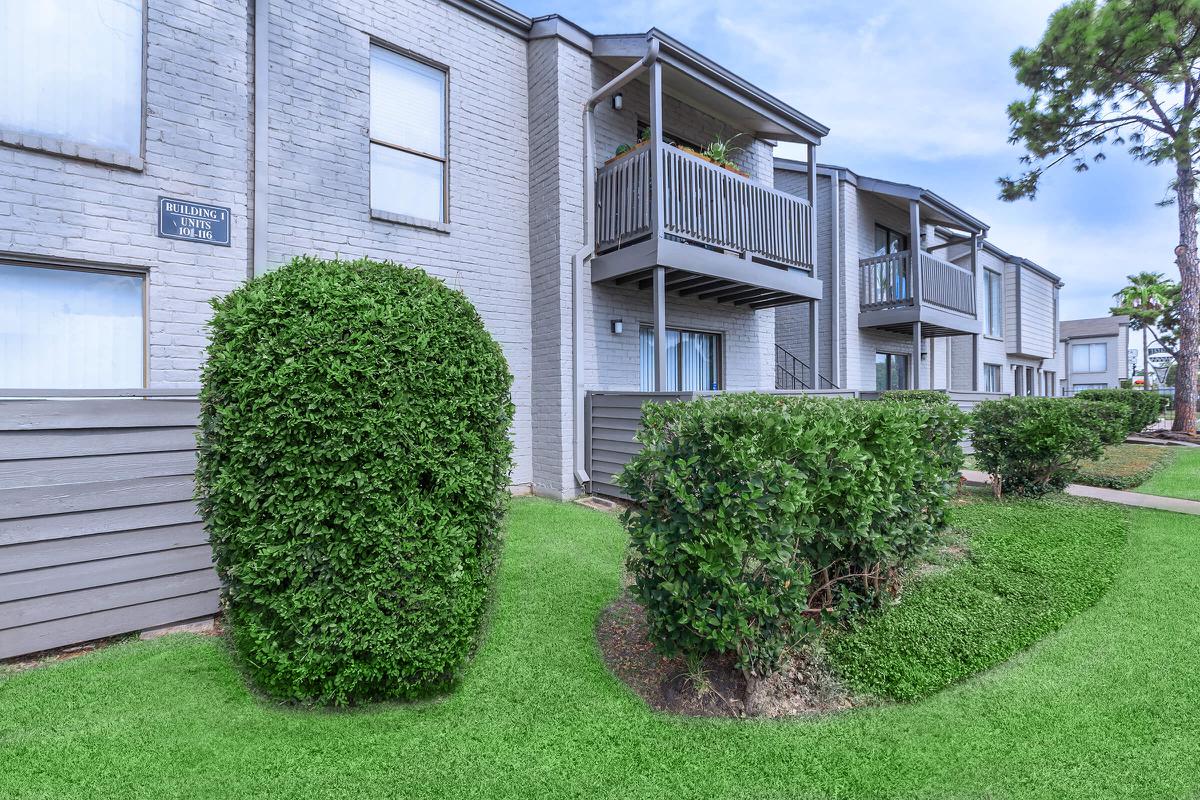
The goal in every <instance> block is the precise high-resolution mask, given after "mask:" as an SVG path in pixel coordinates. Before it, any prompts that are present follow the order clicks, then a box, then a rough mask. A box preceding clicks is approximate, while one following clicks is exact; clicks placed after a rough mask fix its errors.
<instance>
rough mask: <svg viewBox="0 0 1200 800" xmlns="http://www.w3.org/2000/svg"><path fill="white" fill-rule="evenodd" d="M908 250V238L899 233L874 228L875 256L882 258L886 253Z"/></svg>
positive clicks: (878, 226)
mask: <svg viewBox="0 0 1200 800" xmlns="http://www.w3.org/2000/svg"><path fill="white" fill-rule="evenodd" d="M907 249H908V237H907V236H905V235H904V234H903V233H900V232H899V231H894V230H892V229H891V228H885V227H884V226H883V225H876V226H875V255H877V256H884V255H887V254H888V253H899V252H900V251H901V250H907Z"/></svg>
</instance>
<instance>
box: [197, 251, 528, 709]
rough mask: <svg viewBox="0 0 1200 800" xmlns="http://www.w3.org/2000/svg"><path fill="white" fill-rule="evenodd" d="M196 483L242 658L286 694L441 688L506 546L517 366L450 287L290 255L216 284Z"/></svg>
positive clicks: (324, 699)
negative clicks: (231, 284)
mask: <svg viewBox="0 0 1200 800" xmlns="http://www.w3.org/2000/svg"><path fill="white" fill-rule="evenodd" d="M213 306H214V308H215V309H216V314H215V316H214V317H213V320H212V324H211V334H212V335H211V344H210V346H209V351H208V361H207V363H206V365H205V367H204V373H203V384H204V386H203V390H202V392H201V432H200V444H199V448H200V450H199V452H200V463H199V469H198V471H197V479H198V480H197V492H198V497H199V500H200V508H201V511H202V513H203V516H204V519H205V523H206V525H207V528H208V531H209V534H210V536H211V540H212V545H213V551H214V554H215V557H216V564H217V570H218V572H219V573H220V575H221V578H222V580H223V582H224V584H225V596H226V601H227V610H228V612H227V618H228V620H229V622H230V625H231V628H232V633H233V640H234V643H235V644H236V647H237V649H238V651H239V653H240V654H241V656H242V660H243V661H244V663H245V664H246V667H247V669H248V670H249V671H250V673H251V674H252V676H253V678H254V679H255V680H256V681H257V683H258V684H259V685H260V686H261V687H262V688H263V689H264V690H265V691H267V692H268V693H269V694H271V695H274V696H276V697H279V698H283V699H289V700H297V701H313V702H320V703H334V704H347V703H357V702H362V701H368V700H375V699H386V698H405V697H413V696H416V695H419V694H424V693H427V692H430V691H433V690H435V689H438V688H441V687H443V686H444V685H446V684H447V683H448V682H450V681H451V680H452V679H453V677H454V675H455V673H456V671H457V670H458V669H459V668H460V667H461V665H462V663H463V662H464V660H465V659H466V658H467V657H468V655H469V652H470V650H471V649H472V647H473V646H474V643H475V641H476V639H477V636H478V631H479V628H480V625H481V620H482V616H483V614H484V611H485V607H486V602H487V599H488V596H489V590H490V586H491V583H492V576H493V573H494V570H495V567H496V563H497V557H498V537H499V526H500V523H501V515H502V513H503V510H504V508H505V502H506V498H507V496H508V493H507V483H508V472H509V457H510V452H511V445H510V443H509V438H508V427H509V424H510V422H511V419H512V414H513V407H512V403H511V401H510V399H509V387H510V385H511V382H512V379H511V377H510V375H509V373H508V368H507V365H506V363H505V360H504V356H503V354H502V352H501V350H500V347H499V346H498V345H497V344H496V342H495V341H494V340H493V339H492V337H491V336H490V335H488V333H487V331H486V330H485V329H484V326H483V323H482V321H481V320H480V318H479V315H478V314H477V313H476V312H475V309H474V308H473V307H472V306H471V304H470V302H469V301H468V300H467V299H466V297H464V296H463V295H462V293H460V292H457V291H454V290H452V289H449V288H447V287H446V286H445V285H444V284H443V283H442V282H441V281H439V280H436V279H434V278H431V277H429V276H428V275H426V274H425V273H424V272H421V271H420V270H416V269H407V268H405V267H403V266H400V265H397V264H391V263H386V262H385V263H376V262H371V261H366V260H363V261H355V262H343V261H320V260H317V259H314V258H307V257H305V258H297V259H295V260H294V261H292V262H291V263H290V264H288V265H286V266H284V267H282V268H280V269H278V270H276V271H274V272H272V273H269V274H267V275H264V276H262V277H260V278H255V279H254V280H252V281H250V282H249V283H247V284H245V285H244V286H242V287H241V288H239V289H237V290H235V291H234V292H232V293H230V294H229V295H228V296H226V297H224V298H221V299H218V300H215V301H214V302H213Z"/></svg>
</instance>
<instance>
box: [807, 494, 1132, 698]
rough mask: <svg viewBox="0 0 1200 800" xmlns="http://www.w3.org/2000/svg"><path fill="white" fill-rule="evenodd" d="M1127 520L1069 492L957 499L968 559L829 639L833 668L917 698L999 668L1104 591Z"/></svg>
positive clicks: (869, 688)
mask: <svg viewBox="0 0 1200 800" xmlns="http://www.w3.org/2000/svg"><path fill="white" fill-rule="evenodd" d="M1127 519H1128V516H1127V512H1126V511H1125V510H1124V509H1122V508H1121V507H1119V506H1113V505H1107V504H1104V503H1095V502H1089V501H1086V500H1079V499H1076V498H1072V497H1066V496H1059V497H1050V498H1046V499H1043V500H1037V501H1030V500H1025V501H1006V502H1003V503H996V502H992V501H975V502H970V503H967V504H965V505H962V506H960V507H958V508H957V509H956V513H955V514H954V521H955V525H956V526H957V527H959V528H961V529H962V530H963V531H964V532H965V533H968V534H969V537H970V538H969V541H968V546H969V548H970V555H969V558H968V559H967V561H966V562H965V563H962V564H959V565H957V566H955V567H954V568H953V569H951V570H949V571H941V572H937V573H934V574H932V575H929V576H928V577H925V578H920V579H917V580H915V581H914V582H913V584H912V585H910V586H908V587H906V588H905V591H904V593H903V595H902V597H901V602H900V603H899V604H898V605H895V606H890V607H885V608H884V609H883V610H882V612H873V613H868V614H863V615H862V616H860V617H859V618H858V619H857V620H855V621H854V622H853V624H852V625H851V626H850V628H849V630H847V631H845V632H842V633H839V634H836V635H834V636H833V637H831V639H830V641H829V646H828V649H829V655H830V658H831V659H832V662H833V665H834V666H835V667H836V669H837V670H838V672H839V673H841V675H842V677H843V678H845V679H846V680H847V682H848V683H849V684H850V685H851V686H853V687H854V688H855V689H858V690H859V691H861V692H866V693H868V694H872V695H877V696H882V697H888V698H892V699H896V700H914V699H917V698H920V697H924V696H926V695H930V694H933V693H934V692H936V691H939V690H941V689H944V688H945V687H947V686H949V685H951V684H953V683H956V682H958V681H960V680H962V679H963V678H965V677H968V676H970V675H972V674H974V673H976V672H979V671H980V670H983V669H987V668H988V667H991V666H994V665H995V664H999V663H1000V662H1002V661H1005V660H1007V659H1008V658H1010V657H1011V656H1012V655H1013V654H1014V653H1017V652H1018V651H1020V650H1023V649H1025V648H1026V647H1028V646H1029V645H1030V644H1032V643H1034V642H1036V641H1037V640H1038V639H1041V638H1042V637H1043V636H1045V635H1046V634H1047V633H1049V632H1050V631H1053V630H1055V629H1057V628H1059V627H1061V626H1062V625H1063V624H1064V623H1065V622H1067V621H1068V620H1069V619H1071V618H1072V617H1073V616H1075V615H1076V614H1077V613H1079V612H1080V611H1081V610H1083V609H1085V608H1088V607H1090V606H1092V605H1093V604H1095V602H1096V601H1097V600H1098V599H1099V598H1100V596H1101V595H1102V594H1104V592H1105V590H1106V589H1108V587H1109V585H1110V584H1111V583H1112V580H1113V577H1114V576H1115V574H1116V571H1117V567H1118V566H1119V564H1120V562H1121V559H1122V557H1123V555H1124V552H1125V544H1126V531H1127V528H1128V524H1127Z"/></svg>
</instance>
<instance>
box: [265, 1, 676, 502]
mask: <svg viewBox="0 0 1200 800" xmlns="http://www.w3.org/2000/svg"><path fill="white" fill-rule="evenodd" d="M258 2H264V3H265V2H266V0H258ZM658 48H659V43H658V40H657V39H650V43H649V47H647V49H646V55H645V56H643V57H642V59H641V61H638V62H637V63H636V64H632V65H630V66H629V67H627V68H626V69H625V70H624V71H623V72H622V73H621V74H620V75H617V77H615V78H613V79H612V80H611V81H609V82H608V83H606V84H604V85H603V86H601V87H600V88H599V89H598V90H597V91H596V92H595V93H594V94H593V95H592V96H591V97H589V98H588V100H587V102H586V103H584V106H583V152H584V157H583V246H582V247H580V248H579V249H578V250H576V251H575V255H573V256H571V281H572V296H571V330H572V335H571V338H572V340H573V346H572V349H571V350H572V352H571V359H572V371H573V372H574V378H575V387H574V405H575V480H576V481H578V483H579V485H580V486H585V485H587V484H588V483H589V482H591V478H590V477H589V476H588V474H587V470H586V469H584V464H583V460H584V453H583V445H584V436H585V430H584V419H583V411H584V409H583V405H584V402H583V401H584V388H583V310H582V308H583V265H584V264H585V263H586V262H587V261H588V259H590V258H591V257H592V256H594V255H595V250H596V225H595V221H594V220H593V218H592V217H593V214H594V213H595V206H596V175H595V173H596V145H595V142H593V140H592V128H593V112H595V110H596V106H597V105H598V104H599V103H600V101H601V100H603V99H604V98H605V97H608V96H609V95H610V94H612V93H613V92H615V91H616V90H617V89H620V88H621V87H622V86H624V85H625V84H627V83H629V82H630V81H632V80H633V79H634V78H636V77H637V76H638V75H639V74H640V73H641V72H642V70H644V69H646V68H648V67H650V66H651V65H652V64H654V63H655V62H656V61H658Z"/></svg>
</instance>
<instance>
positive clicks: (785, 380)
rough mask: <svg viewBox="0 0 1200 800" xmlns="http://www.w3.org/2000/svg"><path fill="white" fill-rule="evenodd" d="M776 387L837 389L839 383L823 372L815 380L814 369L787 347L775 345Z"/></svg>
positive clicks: (790, 389)
mask: <svg viewBox="0 0 1200 800" xmlns="http://www.w3.org/2000/svg"><path fill="white" fill-rule="evenodd" d="M775 388H776V389H782V390H785V391H792V392H795V391H804V390H813V389H837V388H838V385H837V384H836V383H834V382H833V381H831V380H829V378H826V377H825V376H824V375H822V374H821V373H819V372H818V373H817V374H816V380H815V381H814V380H813V369H812V367H810V366H809V365H808V364H806V363H805V362H804V361H801V360H800V359H799V358H797V357H796V356H795V355H793V354H792V353H791V352H790V351H788V349H787V348H786V347H783V346H782V345H779V344H776V345H775Z"/></svg>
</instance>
